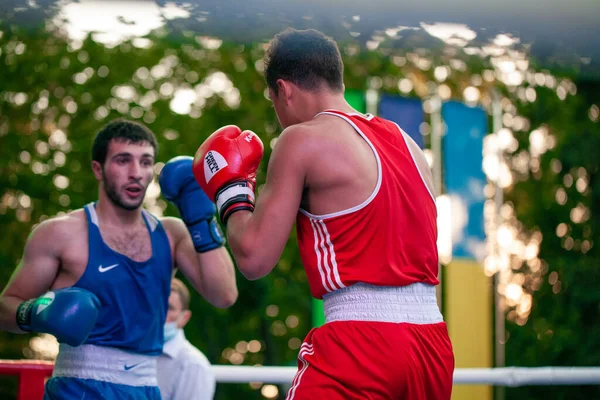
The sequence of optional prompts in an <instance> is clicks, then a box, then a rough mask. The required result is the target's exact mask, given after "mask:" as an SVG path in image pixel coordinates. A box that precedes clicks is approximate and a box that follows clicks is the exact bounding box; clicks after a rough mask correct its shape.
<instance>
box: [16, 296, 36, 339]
mask: <svg viewBox="0 0 600 400" xmlns="http://www.w3.org/2000/svg"><path fill="white" fill-rule="evenodd" d="M35 301H36V299H29V300H26V301H24V302H22V303H21V304H19V307H18V308H17V325H18V326H19V328H21V330H22V331H25V332H31V310H33V305H34V303H35Z"/></svg>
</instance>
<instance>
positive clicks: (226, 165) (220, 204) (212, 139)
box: [193, 125, 264, 224]
mask: <svg viewBox="0 0 600 400" xmlns="http://www.w3.org/2000/svg"><path fill="white" fill-rule="evenodd" d="M263 152H264V147H263V144H262V142H261V140H260V138H259V137H258V136H257V135H256V134H255V133H254V132H252V131H242V130H241V129H240V128H238V127H237V126H235V125H227V126H224V127H222V128H220V129H218V130H217V131H215V132H214V133H213V134H212V135H210V136H209V137H208V139H206V140H205V141H204V143H202V145H201V146H200V148H199V149H198V151H197V152H196V156H195V157H194V163H193V171H194V177H195V178H196V181H197V182H198V184H199V185H200V187H201V188H202V189H203V190H204V193H206V195H207V196H208V197H209V198H210V199H211V200H212V201H214V202H215V203H216V205H217V211H218V213H219V217H220V218H221V221H222V222H223V224H226V223H227V219H228V218H229V216H230V215H231V214H233V213H234V212H236V211H240V210H248V211H254V198H255V197H254V189H255V187H256V170H257V169H258V166H259V164H260V160H261V159H262V156H263Z"/></svg>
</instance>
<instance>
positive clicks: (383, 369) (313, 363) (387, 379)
mask: <svg viewBox="0 0 600 400" xmlns="http://www.w3.org/2000/svg"><path fill="white" fill-rule="evenodd" d="M453 372H454V355H453V352H452V344H451V343H450V338H449V337H448V330H447V328H446V324H445V323H444V322H440V323H434V324H422V325H421V324H410V323H392V322H370V321H336V322H329V323H327V324H325V325H323V326H322V327H320V328H315V329H312V330H311V331H310V332H309V333H308V335H307V337H306V339H305V341H304V343H303V344H302V347H300V353H299V355H298V372H297V373H296V376H295V377H294V380H293V382H292V386H291V388H290V390H289V391H288V394H287V399H288V400H305V399H311V400H315V399H317V400H321V399H325V400H337V399H340V400H342V399H343V400H349V399H357V400H358V399H361V400H365V399H373V400H374V399H394V400H399V399H410V400H448V399H450V395H451V393H452V374H453Z"/></svg>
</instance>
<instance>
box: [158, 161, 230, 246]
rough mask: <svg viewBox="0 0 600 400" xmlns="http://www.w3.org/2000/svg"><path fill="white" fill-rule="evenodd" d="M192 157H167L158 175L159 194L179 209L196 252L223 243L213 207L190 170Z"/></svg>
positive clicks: (221, 232) (223, 239) (223, 238)
mask: <svg viewBox="0 0 600 400" xmlns="http://www.w3.org/2000/svg"><path fill="white" fill-rule="evenodd" d="M192 161H193V158H192V157H188V156H179V157H175V158H172V159H170V160H169V161H168V162H167V163H166V164H165V166H164V167H163V169H162V171H161V172H160V176H159V177H158V183H159V184H160V189H161V191H162V193H163V196H165V198H166V199H167V200H169V201H170V202H172V203H173V204H175V205H176V206H177V208H178V209H179V215H180V216H181V219H182V220H183V222H185V224H186V226H187V227H188V230H189V231H190V235H191V236H192V242H193V243H194V247H195V248H196V251H197V252H198V253H203V252H205V251H209V250H213V249H216V248H218V247H221V246H223V245H224V244H225V237H224V236H223V231H222V230H221V227H220V226H219V223H218V222H217V219H216V217H215V214H216V212H217V208H216V206H215V205H214V203H213V202H212V201H210V199H209V198H208V197H207V196H206V194H204V191H203V190H202V188H201V187H200V185H198V182H196V179H195V178H194V174H193V172H192Z"/></svg>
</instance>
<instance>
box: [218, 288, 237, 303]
mask: <svg viewBox="0 0 600 400" xmlns="http://www.w3.org/2000/svg"><path fill="white" fill-rule="evenodd" d="M237 299H238V291H237V288H234V289H232V290H229V291H228V292H227V293H224V294H223V295H221V296H220V297H219V298H218V299H215V301H213V302H212V305H213V306H215V307H217V308H229V307H231V306H232V305H234V304H235V302H236V301H237Z"/></svg>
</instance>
